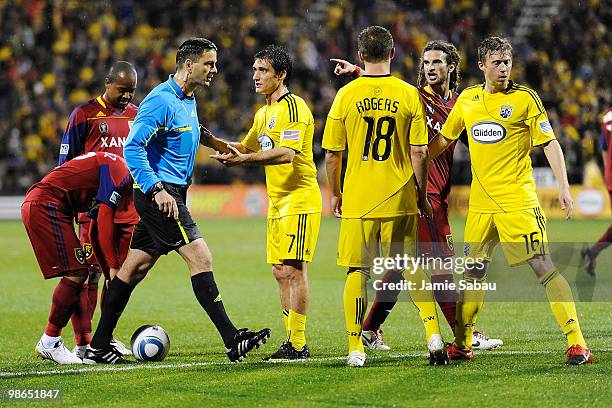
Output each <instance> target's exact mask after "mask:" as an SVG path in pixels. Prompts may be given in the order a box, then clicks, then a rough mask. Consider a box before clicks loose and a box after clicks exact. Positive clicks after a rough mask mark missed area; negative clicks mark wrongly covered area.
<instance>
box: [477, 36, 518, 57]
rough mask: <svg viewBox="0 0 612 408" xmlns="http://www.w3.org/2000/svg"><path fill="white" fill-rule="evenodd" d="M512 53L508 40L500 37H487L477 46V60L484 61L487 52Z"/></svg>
mask: <svg viewBox="0 0 612 408" xmlns="http://www.w3.org/2000/svg"><path fill="white" fill-rule="evenodd" d="M496 52H497V53H500V54H510V55H512V45H510V41H508V40H507V39H505V38H502V37H487V38H485V39H484V40H482V42H481V43H480V45H479V46H478V61H480V62H485V60H486V58H487V55H488V54H493V53H496Z"/></svg>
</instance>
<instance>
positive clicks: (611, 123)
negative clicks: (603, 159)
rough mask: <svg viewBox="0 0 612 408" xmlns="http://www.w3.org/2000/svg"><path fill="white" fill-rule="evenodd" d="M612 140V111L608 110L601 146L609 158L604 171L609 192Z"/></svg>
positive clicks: (610, 186)
mask: <svg viewBox="0 0 612 408" xmlns="http://www.w3.org/2000/svg"><path fill="white" fill-rule="evenodd" d="M611 138H612V109H610V110H608V112H606V114H605V115H604V117H603V119H602V120H601V144H602V148H603V150H604V151H606V156H607V157H608V160H607V163H606V168H605V169H604V177H605V180H606V187H607V188H608V191H612V149H611V148H610V142H612V140H610V139H611Z"/></svg>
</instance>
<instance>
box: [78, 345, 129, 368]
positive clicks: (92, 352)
mask: <svg viewBox="0 0 612 408" xmlns="http://www.w3.org/2000/svg"><path fill="white" fill-rule="evenodd" d="M132 363H133V361H129V360H126V359H124V358H123V356H122V355H121V352H119V351H118V350H117V349H116V348H115V347H113V346H111V345H109V346H108V347H106V348H103V349H95V348H93V347H91V345H89V346H87V351H85V357H83V364H132Z"/></svg>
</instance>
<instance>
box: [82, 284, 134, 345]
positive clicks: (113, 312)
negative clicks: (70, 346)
mask: <svg viewBox="0 0 612 408" xmlns="http://www.w3.org/2000/svg"><path fill="white" fill-rule="evenodd" d="M132 290H134V287H133V286H130V285H128V284H127V283H125V282H123V281H122V280H121V279H119V278H117V277H115V278H114V279H113V280H112V281H110V283H109V285H108V290H107V292H106V297H105V299H104V306H103V307H102V316H101V317H100V322H99V323H98V327H97V328H96V333H95V334H94V336H93V338H92V339H91V347H93V348H105V347H108V344H109V343H110V341H111V338H112V337H113V331H114V330H115V327H117V322H118V321H119V317H120V316H121V313H123V309H125V306H126V305H127V303H128V301H129V300H130V295H131V294H132Z"/></svg>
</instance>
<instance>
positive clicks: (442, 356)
mask: <svg viewBox="0 0 612 408" xmlns="http://www.w3.org/2000/svg"><path fill="white" fill-rule="evenodd" d="M427 350H429V365H446V364H448V361H449V359H448V353H447V351H446V344H444V342H443V341H442V336H440V335H439V334H432V335H431V337H430V338H429V342H428V343H427Z"/></svg>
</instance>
